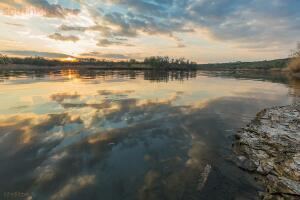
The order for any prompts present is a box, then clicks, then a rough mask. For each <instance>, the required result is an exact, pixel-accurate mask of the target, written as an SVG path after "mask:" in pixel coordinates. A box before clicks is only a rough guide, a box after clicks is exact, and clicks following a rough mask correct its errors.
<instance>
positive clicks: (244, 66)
mask: <svg viewBox="0 0 300 200" xmlns="http://www.w3.org/2000/svg"><path fill="white" fill-rule="evenodd" d="M7 59H9V58H7ZM10 59H11V62H7V63H6V64H1V62H0V70H40V69H46V70H48V69H51V70H60V69H78V70H79V69H80V70H81V69H89V70H90V69H99V70H182V71H183V70H204V71H276V72H278V71H282V70H283V69H284V68H286V66H287V63H288V62H289V60H288V59H277V60H270V61H255V62H230V63H211V64H196V63H186V64H184V63H182V64H176V63H175V64H172V63H167V64H166V63H161V64H160V63H155V65H154V64H149V63H145V62H129V61H128V62H127V61H124V62H109V61H95V62H62V61H55V60H46V59H34V58H30V59H29V60H28V59H27V60H26V59H19V58H18V59H17V58H15V59H17V60H14V59H13V58H10ZM8 63H9V64H8Z"/></svg>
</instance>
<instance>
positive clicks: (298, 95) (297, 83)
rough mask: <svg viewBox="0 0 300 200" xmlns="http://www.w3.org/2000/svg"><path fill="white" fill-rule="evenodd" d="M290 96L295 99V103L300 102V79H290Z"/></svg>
mask: <svg viewBox="0 0 300 200" xmlns="http://www.w3.org/2000/svg"><path fill="white" fill-rule="evenodd" d="M289 86H290V94H291V95H292V96H294V97H295V99H294V101H298V102H299V100H300V78H295V77H289Z"/></svg>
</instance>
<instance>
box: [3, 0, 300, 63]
mask: <svg viewBox="0 0 300 200" xmlns="http://www.w3.org/2000/svg"><path fill="white" fill-rule="evenodd" d="M299 9H300V0H0V30H1V31H0V44H1V45H0V53H1V54H5V55H14V56H44V57H48V58H67V57H94V58H99V59H110V60H118V59H129V58H134V59H138V60H142V59H143V58H145V57H149V56H158V55H159V56H170V57H175V58H179V57H185V58H187V59H190V60H192V61H195V62H198V63H214V62H235V61H253V60H269V59H276V58H285V57H287V56H289V54H290V52H291V50H292V49H293V48H295V46H296V43H297V42H298V41H300V12H299Z"/></svg>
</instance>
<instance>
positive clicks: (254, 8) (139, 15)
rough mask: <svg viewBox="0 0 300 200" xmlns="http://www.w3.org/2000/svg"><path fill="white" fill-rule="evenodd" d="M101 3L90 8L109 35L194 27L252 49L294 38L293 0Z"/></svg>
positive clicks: (299, 18)
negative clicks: (96, 8)
mask: <svg viewBox="0 0 300 200" xmlns="http://www.w3.org/2000/svg"><path fill="white" fill-rule="evenodd" d="M102 5H103V9H101V11H99V12H98V11H95V10H94V9H90V12H91V13H92V14H93V16H94V19H97V21H99V20H100V21H101V23H102V24H106V25H107V26H108V27H117V29H110V30H109V33H110V34H107V33H108V32H107V29H106V30H105V31H104V32H106V33H104V34H105V35H106V36H108V35H109V36H110V37H112V38H114V37H117V36H123V37H137V36H139V35H140V34H141V33H146V34H149V35H160V34H164V35H167V36H170V37H174V38H175V39H176V36H175V35H176V34H177V33H186V32H193V31H194V30H195V29H200V30H206V32H207V33H208V36H209V37H212V38H214V39H217V40H219V41H223V42H232V44H237V45H238V46H239V47H241V48H247V46H251V47H252V48H253V47H255V46H256V47H257V49H262V48H264V47H266V46H269V47H271V48H280V47H282V46H285V45H286V44H289V43H294V42H295V41H297V40H299V39H300V36H299V35H300V25H299V24H300V13H299V12H298V10H297V9H296V8H299V7H300V2H299V1H298V0H287V1H283V0H270V1H264V0H218V1H210V0H182V1H178V0H166V1H164V0H153V1H150V0H127V1H125V0H105V1H104V3H103V4H102ZM105 5H109V8H110V9H107V10H106V9H105ZM95 15H96V16H95ZM90 30H91V29H90ZM102 31H103V30H99V32H102ZM253 43H259V44H260V45H253ZM183 45H184V44H181V45H180V46H183Z"/></svg>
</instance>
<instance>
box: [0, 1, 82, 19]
mask: <svg viewBox="0 0 300 200" xmlns="http://www.w3.org/2000/svg"><path fill="white" fill-rule="evenodd" d="M0 10H1V11H2V12H3V13H4V14H7V15H18V14H40V15H43V16H45V17H49V18H65V17H66V16H67V15H77V14H78V13H79V12H80V10H79V9H70V8H64V7H62V6H61V5H59V4H50V3H49V2H48V1H47V0H9V1H8V0H4V2H2V3H0Z"/></svg>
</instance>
